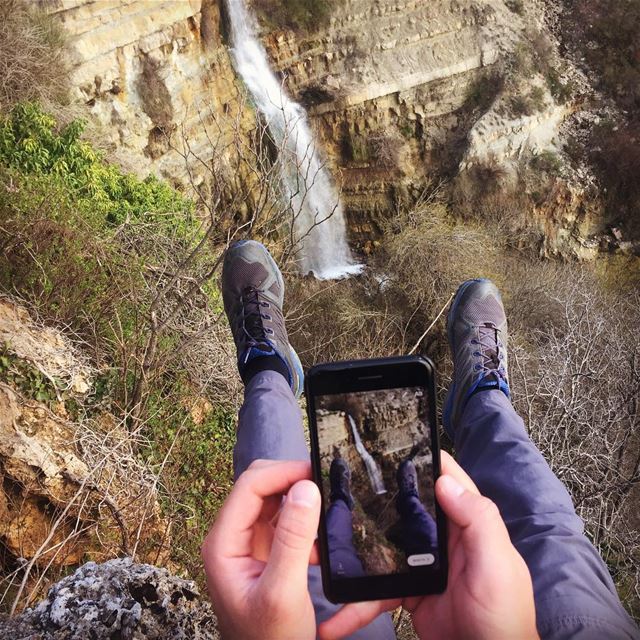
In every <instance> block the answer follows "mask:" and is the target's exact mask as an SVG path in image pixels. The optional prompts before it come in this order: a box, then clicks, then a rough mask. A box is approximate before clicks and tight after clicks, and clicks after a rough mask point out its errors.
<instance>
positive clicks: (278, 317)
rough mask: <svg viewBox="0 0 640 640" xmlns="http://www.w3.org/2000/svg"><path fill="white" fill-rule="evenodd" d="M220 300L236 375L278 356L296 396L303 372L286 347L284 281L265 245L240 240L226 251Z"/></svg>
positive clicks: (300, 385)
mask: <svg viewBox="0 0 640 640" xmlns="http://www.w3.org/2000/svg"><path fill="white" fill-rule="evenodd" d="M222 298H223V301H224V310H225V312H226V314H227V319H228V320H229V326H230V327H231V332H232V334H233V339H234V342H235V345H236V351H237V356H238V370H239V371H240V375H242V373H243V371H244V369H245V368H246V367H247V365H248V364H249V363H250V362H251V361H252V360H253V359H255V358H260V357H263V356H277V357H278V358H280V359H281V360H282V362H284V364H285V365H286V369H287V372H288V382H289V386H290V387H291V390H292V391H293V393H294V395H295V396H296V398H297V397H299V396H300V394H301V393H302V388H303V382H304V373H303V370H302V365H301V363H300V359H299V358H298V354H297V353H296V352H295V350H294V348H293V347H292V346H291V345H290V344H289V337H288V335H287V329H286V327H285V323H284V317H283V315H282V306H283V302H284V280H283V278H282V274H281V273H280V269H278V265H277V264H276V263H275V261H274V259H273V258H272V257H271V254H270V253H269V252H268V251H267V248H266V247H265V246H264V245H262V244H260V243H259V242H256V241H255V240H240V241H238V242H235V243H233V244H232V245H231V246H230V247H229V249H228V250H227V253H226V254H225V257H224V263H223V267H222Z"/></svg>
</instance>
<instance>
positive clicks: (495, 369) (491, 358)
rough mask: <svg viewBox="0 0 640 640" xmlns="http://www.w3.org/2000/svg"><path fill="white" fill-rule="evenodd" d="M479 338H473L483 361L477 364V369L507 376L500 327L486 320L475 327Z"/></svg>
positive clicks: (477, 354)
mask: <svg viewBox="0 0 640 640" xmlns="http://www.w3.org/2000/svg"><path fill="white" fill-rule="evenodd" d="M475 328H476V329H477V331H478V332H477V336H478V337H477V338H474V339H473V340H471V343H472V344H475V345H477V347H478V350H477V351H476V352H475V353H474V355H475V356H478V357H481V358H482V361H481V362H479V363H478V364H476V365H475V369H476V371H482V372H483V373H484V374H485V375H487V376H492V377H495V378H496V380H497V379H498V378H503V379H504V380H506V378H507V370H506V369H505V366H504V359H505V353H506V352H505V347H504V343H503V342H502V340H501V339H500V333H501V331H500V329H498V327H496V325H495V324H494V323H493V322H485V323H483V324H481V325H477V326H476V327H475Z"/></svg>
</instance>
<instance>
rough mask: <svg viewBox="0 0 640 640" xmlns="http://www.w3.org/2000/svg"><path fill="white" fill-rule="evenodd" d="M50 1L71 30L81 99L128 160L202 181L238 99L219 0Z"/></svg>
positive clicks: (137, 168)
mask: <svg viewBox="0 0 640 640" xmlns="http://www.w3.org/2000/svg"><path fill="white" fill-rule="evenodd" d="M41 4H42V5H43V6H44V8H45V9H46V10H47V11H48V12H49V13H50V14H52V15H54V16H55V17H56V18H58V19H59V20H60V22H61V23H62V25H63V26H64V28H65V30H66V31H67V32H68V34H69V36H70V39H69V45H70V48H71V50H72V53H73V60H72V62H73V73H72V78H71V84H72V87H73V93H74V97H75V99H76V100H77V101H78V102H81V103H83V104H84V105H85V106H86V108H87V113H88V114H89V115H91V116H92V119H93V120H94V122H97V123H99V124H100V125H102V126H101V129H100V131H98V132H97V135H98V136H99V137H100V138H101V139H102V140H103V143H104V144H105V145H107V147H108V148H110V150H111V151H112V152H114V154H115V156H116V157H117V158H118V159H119V161H120V162H121V163H122V164H123V165H124V166H125V167H126V168H128V169H130V170H132V171H134V172H135V173H137V174H139V175H146V174H149V173H154V174H156V175H159V176H162V177H164V178H166V179H167V180H169V181H171V182H173V183H177V184H186V183H188V182H189V180H195V181H196V182H197V183H199V182H201V181H202V180H203V179H204V177H205V175H206V171H204V169H203V165H206V163H207V162H208V161H209V160H210V159H211V156H212V154H213V152H214V150H213V148H212V143H211V139H210V135H211V133H210V132H211V131H212V130H213V131H215V130H216V126H215V120H216V117H219V116H220V114H222V113H224V112H225V109H228V108H229V104H230V103H237V101H238V99H237V96H238V91H237V87H236V84H235V75H234V72H233V69H232V67H231V63H230V59H229V56H228V53H227V49H226V47H225V46H223V44H222V37H221V30H220V10H219V4H218V2H217V0H179V1H176V0H157V1H154V2H148V1H147V0H119V1H118V2H111V1H107V0H96V1H94V0H91V1H89V0H44V1H43V2H42V3H41ZM208 130H209V131H208ZM185 155H188V156H189V158H190V160H191V172H192V173H191V175H189V173H188V171H187V166H186V162H185V157H184V156H185ZM196 158H198V159H200V160H202V163H200V162H199V161H198V160H196ZM199 164H200V165H201V166H200V167H198V165H199Z"/></svg>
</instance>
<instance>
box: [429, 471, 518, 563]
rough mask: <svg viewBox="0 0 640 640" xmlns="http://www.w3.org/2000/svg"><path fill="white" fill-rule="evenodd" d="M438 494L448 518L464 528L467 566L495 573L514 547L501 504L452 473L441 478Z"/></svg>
mask: <svg viewBox="0 0 640 640" xmlns="http://www.w3.org/2000/svg"><path fill="white" fill-rule="evenodd" d="M436 496H437V498H438V502H439V503H440V506H441V507H442V509H443V511H444V512H445V513H446V515H447V517H448V518H449V519H450V520H451V522H452V523H453V524H454V525H457V526H458V527H459V528H460V542H461V544H462V547H463V549H464V551H465V558H466V561H467V568H468V569H469V570H471V571H475V570H478V571H483V572H484V571H488V572H495V569H496V567H498V566H500V565H501V564H502V561H503V558H504V556H505V551H506V550H508V549H510V548H511V547H512V545H511V540H510V539H509V533H508V532H507V527H506V526H505V524H504V521H503V520H502V517H501V516H500V512H499V511H498V507H496V505H495V504H494V503H493V502H492V501H491V500H489V498H485V497H484V496H481V495H478V494H476V493H474V492H471V491H468V490H467V489H465V488H464V486H462V485H461V484H459V483H458V482H457V480H456V479H454V478H453V476H449V475H444V476H441V477H440V478H438V481H437V482H436Z"/></svg>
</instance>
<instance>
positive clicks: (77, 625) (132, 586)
mask: <svg viewBox="0 0 640 640" xmlns="http://www.w3.org/2000/svg"><path fill="white" fill-rule="evenodd" d="M0 626H1V627H2V631H1V632H0V636H1V637H3V638H34V639H35V638H38V639H39V640H63V639H64V640H87V638H92V640H113V638H121V639H122V640H139V639H141V638H145V639H151V638H155V639H157V640H161V639H172V640H179V639H180V640H187V639H188V640H217V639H218V638H219V637H220V636H219V634H218V632H217V625H216V620H215V617H214V615H213V612H212V611H211V606H210V605H209V603H208V602H207V601H206V600H205V599H203V598H202V597H201V596H200V594H199V592H198V588H197V587H196V585H195V584H194V583H193V582H190V581H188V580H183V579H182V578H178V577H176V576H173V575H171V574H170V573H169V572H168V571H166V570H165V569H158V568H157V567H153V566H151V565H147V564H135V563H133V562H132V561H131V559H129V558H123V559H118V560H110V561H108V562H105V563H103V564H96V563H94V562H89V563H87V564H85V565H83V566H82V567H80V569H78V570H77V571H76V572H75V573H73V574H72V575H70V576H68V577H66V578H64V579H63V580H60V582H58V583H56V584H54V585H53V586H52V587H51V589H50V590H49V593H48V594H47V597H46V598H45V599H44V600H43V601H42V602H40V603H39V604H38V605H37V606H36V607H34V608H32V609H27V610H26V611H24V612H23V613H22V614H21V615H19V616H17V617H15V618H10V619H7V620H4V621H0Z"/></svg>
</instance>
